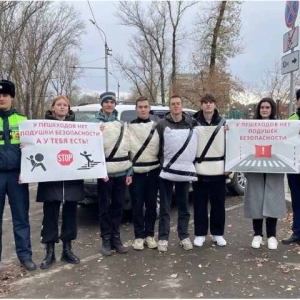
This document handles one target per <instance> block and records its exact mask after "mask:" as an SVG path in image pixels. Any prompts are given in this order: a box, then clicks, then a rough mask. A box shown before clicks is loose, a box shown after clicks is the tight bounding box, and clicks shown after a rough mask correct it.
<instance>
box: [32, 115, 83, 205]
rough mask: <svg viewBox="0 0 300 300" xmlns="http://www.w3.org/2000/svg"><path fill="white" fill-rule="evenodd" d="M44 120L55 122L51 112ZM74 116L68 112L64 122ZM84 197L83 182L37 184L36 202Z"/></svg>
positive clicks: (73, 199)
mask: <svg viewBox="0 0 300 300" xmlns="http://www.w3.org/2000/svg"><path fill="white" fill-rule="evenodd" d="M45 118H46V119H48V120H56V119H55V118H54V117H53V115H52V113H51V111H47V112H46V116H45ZM74 120H75V114H74V113H73V112H72V111H70V112H69V115H68V116H67V117H66V119H65V121H74ZM84 197H85V193H84V185H83V180H67V181H49V182H39V184H38V189H37V197H36V201H37V202H50V201H80V200H83V199H84Z"/></svg>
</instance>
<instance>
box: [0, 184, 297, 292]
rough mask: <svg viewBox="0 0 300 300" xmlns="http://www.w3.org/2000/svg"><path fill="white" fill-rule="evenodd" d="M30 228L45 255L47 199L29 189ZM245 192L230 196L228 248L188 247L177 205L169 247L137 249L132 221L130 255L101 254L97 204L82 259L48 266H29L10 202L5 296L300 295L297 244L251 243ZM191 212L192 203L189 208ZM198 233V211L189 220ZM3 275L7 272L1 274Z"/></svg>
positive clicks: (83, 216) (87, 221)
mask: <svg viewBox="0 0 300 300" xmlns="http://www.w3.org/2000/svg"><path fill="white" fill-rule="evenodd" d="M31 189H32V190H31V195H32V203H31V214H30V219H31V228H32V244H33V252H34V257H33V258H34V260H35V261H36V263H40V262H41V260H42V259H43V256H44V250H43V245H42V244H40V242H39V240H40V227H41V218H42V206H41V204H39V203H35V201H34V195H35V188H34V187H32V188H31ZM242 200H243V199H242V198H241V197H230V196H228V197H227V200H226V210H227V219H226V233H225V238H226V239H227V241H228V245H227V246H226V247H218V246H216V245H214V244H213V243H212V242H211V240H210V237H209V238H208V240H207V241H206V242H205V244H204V246H203V247H201V248H194V249H193V250H192V251H184V250H183V249H182V248H181V247H180V246H179V241H178V238H177V234H176V219H177V217H176V210H175V209H173V210H172V216H171V226H172V230H171V237H170V246H169V250H168V252H166V253H163V254H159V253H158V252H157V251H156V250H148V249H145V250H144V251H135V250H133V248H132V247H131V246H130V245H131V243H132V240H133V228H132V224H131V223H125V224H123V225H122V239H123V241H124V242H125V244H126V245H128V247H129V251H128V253H127V254H124V255H120V254H113V255H112V256H111V257H108V258H104V257H102V255H101V254H100V252H99V250H100V240H99V227H98V221H97V213H96V212H95V210H89V209H83V208H79V211H78V225H79V232H78V239H77V240H76V242H75V243H74V252H75V253H76V254H77V255H78V256H79V257H80V258H81V264H80V265H76V266H73V265H68V264H64V263H62V262H60V261H59V258H60V253H61V244H59V245H58V246H57V247H56V255H57V263H56V264H55V265H54V266H53V267H52V268H51V269H49V270H46V271H45V270H41V269H37V270H36V271H34V272H26V271H24V270H23V269H21V268H20V267H19V265H18V260H17V259H16V255H15V251H14V241H13V236H12V229H11V226H12V224H11V218H10V211H9V207H8V205H7V206H6V209H5V215H4V231H3V244H4V251H3V262H4V263H5V264H6V265H7V269H6V273H5V272H4V273H2V274H0V278H1V281H0V297H8V298H298V297H299V296H300V284H299V283H300V276H299V274H300V263H299V258H300V247H299V246H295V245H294V246H293V245H290V246H286V245H282V244H281V243H280V244H279V247H278V250H268V249H267V247H266V245H264V246H262V248H261V249H252V248H251V247H250V244H251V240H252V229H251V221H250V220H248V219H245V218H244V217H243V201H242ZM191 212H192V209H191ZM289 218H290V215H289V214H288V217H287V219H284V220H280V221H279V223H278V239H282V238H283V237H285V236H286V234H288V233H289V225H290V222H289V221H290V220H289ZM190 234H191V237H193V217H191V221H190ZM1 275H2V277H1Z"/></svg>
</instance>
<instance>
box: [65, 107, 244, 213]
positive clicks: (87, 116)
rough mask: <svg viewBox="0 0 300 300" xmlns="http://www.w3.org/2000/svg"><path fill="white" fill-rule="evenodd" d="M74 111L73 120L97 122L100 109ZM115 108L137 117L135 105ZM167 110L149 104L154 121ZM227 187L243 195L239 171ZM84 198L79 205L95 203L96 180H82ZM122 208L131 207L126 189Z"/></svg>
mask: <svg viewBox="0 0 300 300" xmlns="http://www.w3.org/2000/svg"><path fill="white" fill-rule="evenodd" d="M71 109H72V110H73V112H74V113H75V121H77V122H95V123H96V122H99V120H98V119H96V115H97V114H98V112H99V110H100V109H101V105H100V104H87V105H80V106H74V107H72V108H71ZM116 110H117V111H118V113H119V114H118V118H119V119H120V120H122V121H124V122H131V121H132V120H134V119H136V118H137V113H136V109H135V105H132V104H119V105H116ZM168 112H169V108H168V107H167V106H153V105H152V106H151V111H150V119H152V120H154V121H159V120H160V119H162V118H163V117H164V116H165V115H166V114H167V113H168ZM184 112H185V113H187V114H189V115H191V116H192V115H193V114H194V113H195V112H196V111H195V110H193V109H187V108H186V109H184ZM226 185H227V189H228V190H229V191H230V192H231V193H232V194H233V195H243V194H244V190H245V177H244V174H243V173H241V172H236V173H231V174H230V175H228V176H227V178H226ZM84 187H85V193H86V198H85V200H84V201H83V202H82V203H80V204H81V205H83V206H84V205H88V204H92V203H95V202H96V203H97V180H96V179H87V180H85V181H84ZM123 207H124V209H125V210H129V209H131V201H130V195H129V192H128V189H127V191H126V200H125V203H124V206H123Z"/></svg>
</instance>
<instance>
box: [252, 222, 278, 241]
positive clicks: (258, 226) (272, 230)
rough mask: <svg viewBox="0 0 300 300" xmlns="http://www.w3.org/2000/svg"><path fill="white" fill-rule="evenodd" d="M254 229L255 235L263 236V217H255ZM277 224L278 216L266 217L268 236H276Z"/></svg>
mask: <svg viewBox="0 0 300 300" xmlns="http://www.w3.org/2000/svg"><path fill="white" fill-rule="evenodd" d="M252 224H253V230H254V235H260V236H263V233H262V232H263V219H253V220H252ZM276 225H277V218H266V231H267V238H269V237H271V236H274V237H276Z"/></svg>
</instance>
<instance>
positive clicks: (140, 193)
mask: <svg viewBox="0 0 300 300" xmlns="http://www.w3.org/2000/svg"><path fill="white" fill-rule="evenodd" d="M159 172H160V170H159V168H157V169H155V170H152V171H150V172H147V173H134V174H133V178H132V184H131V185H130V187H129V190H130V196H131V203H132V212H133V226H134V235H135V238H136V239H140V238H141V239H143V238H145V237H147V236H152V237H153V236H154V226H155V221H156V204H157V192H158V187H159V179H158V175H159ZM144 206H145V214H144Z"/></svg>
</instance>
